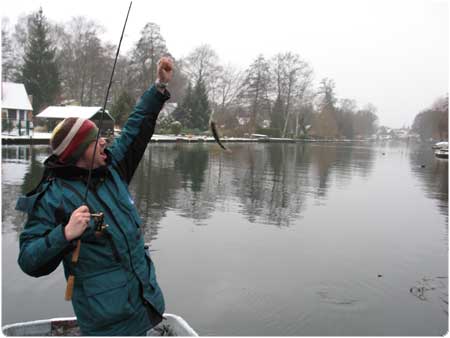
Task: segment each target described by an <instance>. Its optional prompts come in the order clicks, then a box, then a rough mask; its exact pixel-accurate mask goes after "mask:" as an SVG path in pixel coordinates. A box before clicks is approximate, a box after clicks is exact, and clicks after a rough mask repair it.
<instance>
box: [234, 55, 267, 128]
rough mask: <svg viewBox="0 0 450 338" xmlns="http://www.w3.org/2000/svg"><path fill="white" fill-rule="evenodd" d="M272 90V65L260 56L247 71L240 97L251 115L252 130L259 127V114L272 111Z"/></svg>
mask: <svg viewBox="0 0 450 338" xmlns="http://www.w3.org/2000/svg"><path fill="white" fill-rule="evenodd" d="M270 89H271V74H270V65H269V63H268V62H267V61H266V59H265V58H264V56H263V55H259V56H258V57H257V58H256V60H255V61H254V62H253V63H252V64H251V65H250V67H249V68H248V69H247V71H246V75H245V80H244V84H243V88H242V90H241V92H240V94H239V95H240V97H241V98H242V99H243V101H244V104H245V105H246V106H247V109H248V110H249V113H250V128H251V129H253V130H255V129H256V127H257V117H258V114H259V115H261V114H263V113H264V112H265V111H267V112H268V111H269V110H270V102H269V94H270Z"/></svg>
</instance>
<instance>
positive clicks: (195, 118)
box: [191, 79, 211, 130]
mask: <svg viewBox="0 0 450 338" xmlns="http://www.w3.org/2000/svg"><path fill="white" fill-rule="evenodd" d="M210 115H211V108H210V106H209V102H208V94H207V93H206V86H205V84H204V82H203V81H202V80H201V79H199V80H198V81H197V83H196V85H195V87H194V92H193V98H192V117H191V126H192V128H195V129H200V130H207V129H208V122H209V117H210Z"/></svg>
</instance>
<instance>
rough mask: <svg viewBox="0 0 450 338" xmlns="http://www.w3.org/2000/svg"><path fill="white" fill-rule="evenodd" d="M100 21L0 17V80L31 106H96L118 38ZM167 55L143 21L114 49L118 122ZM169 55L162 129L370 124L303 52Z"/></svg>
mask: <svg viewBox="0 0 450 338" xmlns="http://www.w3.org/2000/svg"><path fill="white" fill-rule="evenodd" d="M103 32H104V29H103V28H102V27H101V26H100V25H98V24H97V23H96V22H95V21H92V20H89V19H87V18H85V17H74V18H72V19H71V20H70V21H68V22H65V23H63V24H56V23H52V22H50V21H49V20H48V19H47V18H46V17H45V15H44V13H43V11H42V9H41V10H39V11H37V12H35V13H31V14H29V15H27V16H23V17H21V18H19V20H18V22H17V24H16V25H15V27H14V28H13V29H11V28H10V27H9V25H8V20H7V19H5V18H4V19H3V20H2V70H3V72H2V76H3V81H17V82H22V83H24V84H25V86H26V89H27V91H28V93H29V94H31V95H33V109H34V114H37V113H39V112H40V111H42V109H44V108H45V107H47V106H49V105H55V104H77V105H85V106H102V105H103V101H104V98H105V94H106V87H107V83H108V81H109V76H110V72H111V67H112V63H113V60H114V56H115V51H116V46H114V45H111V44H109V43H106V42H104V41H102V40H101V39H100V36H101V34H102V33H103ZM164 55H171V54H170V51H169V50H168V48H167V46H166V42H165V39H164V37H163V36H162V34H161V31H160V27H159V26H158V25H157V24H155V23H150V22H149V23H147V24H145V25H144V27H143V29H142V30H141V33H140V36H139V38H138V40H137V41H136V42H135V43H134V45H133V47H132V49H131V50H130V51H129V52H127V53H126V54H122V55H120V57H119V60H118V64H117V67H116V73H115V75H114V84H113V86H112V92H111V95H110V99H109V102H108V107H107V108H108V109H109V110H110V112H111V113H112V115H113V116H114V118H115V119H116V123H117V124H118V125H119V126H120V125H122V124H123V123H124V121H125V120H126V118H127V116H128V114H129V112H130V111H131V109H132V107H133V105H134V103H135V102H136V99H137V98H138V97H139V96H140V95H141V94H142V92H143V91H144V90H145V89H146V88H147V87H148V86H149V84H151V83H152V82H153V81H155V76H156V66H157V61H158V59H159V58H160V57H161V56H164ZM172 57H173V58H174V60H175V73H174V79H173V81H172V82H171V84H170V92H171V94H172V98H171V101H172V102H176V103H177V108H176V109H175V111H174V112H173V113H172V114H171V115H170V116H168V117H165V118H162V119H160V120H159V126H158V128H159V130H158V131H159V132H164V131H167V132H171V131H174V130H177V131H179V129H180V123H181V128H182V129H183V130H184V131H185V132H186V131H191V132H202V131H205V130H207V128H208V121H209V119H210V118H213V119H214V120H216V122H217V123H218V125H219V126H220V128H221V129H222V132H223V133H224V134H226V135H229V136H233V135H236V136H237V135H242V134H245V133H254V132H257V133H265V134H269V135H271V136H274V137H280V136H284V137H306V136H314V137H319V138H356V137H368V136H370V135H372V134H373V133H374V132H375V131H376V129H377V121H378V117H377V115H376V111H377V109H376V107H375V106H373V105H372V104H370V103H369V104H366V105H365V106H363V107H358V105H357V103H356V101H354V100H351V99H347V98H340V99H338V98H337V96H336V93H335V83H334V81H333V80H331V79H328V78H324V79H322V80H320V81H319V86H318V87H315V86H316V85H315V84H314V82H313V80H314V73H313V69H312V66H311V65H310V64H309V63H308V62H307V61H305V60H303V59H302V58H301V57H300V55H298V54H296V53H292V52H289V51H288V52H282V53H278V54H276V55H274V56H271V57H270V58H266V57H265V56H264V55H258V56H257V57H256V58H255V60H254V61H253V62H252V63H251V64H250V65H249V66H248V67H247V68H246V69H244V70H242V69H237V68H235V67H233V66H231V65H229V64H223V63H222V62H221V60H220V59H219V56H218V55H217V53H216V52H215V51H214V50H213V49H212V48H211V47H210V46H209V45H199V46H198V47H196V48H195V49H194V50H192V51H191V52H190V53H189V54H188V55H187V56H186V57H183V58H177V57H176V56H174V55H172Z"/></svg>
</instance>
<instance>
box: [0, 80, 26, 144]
mask: <svg viewBox="0 0 450 338" xmlns="http://www.w3.org/2000/svg"><path fill="white" fill-rule="evenodd" d="M1 97H2V133H3V132H6V133H8V134H10V133H13V134H18V135H22V134H25V135H29V134H30V129H31V128H32V119H33V107H32V106H31V102H30V99H29V97H28V94H27V91H26V89H25V86H24V85H23V84H22V83H12V82H2V88H1Z"/></svg>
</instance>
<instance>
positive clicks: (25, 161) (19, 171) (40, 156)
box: [2, 146, 48, 233]
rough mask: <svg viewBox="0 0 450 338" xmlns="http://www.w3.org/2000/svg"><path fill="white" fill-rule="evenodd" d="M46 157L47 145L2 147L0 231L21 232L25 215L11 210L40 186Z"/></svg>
mask: <svg viewBox="0 0 450 338" xmlns="http://www.w3.org/2000/svg"><path fill="white" fill-rule="evenodd" d="M47 154H48V147H47V146H3V147H2V232H10V231H14V232H17V233H19V232H20V231H21V230H22V227H23V223H24V221H25V215H24V214H22V213H18V212H16V211H15V210H14V208H15V205H16V200H17V198H18V197H19V196H20V195H22V194H25V193H27V192H28V191H30V190H31V189H32V188H33V187H34V186H36V184H37V183H39V180H40V178H41V175H42V172H43V170H44V168H43V165H42V163H43V160H44V159H45V157H46V156H47Z"/></svg>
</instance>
